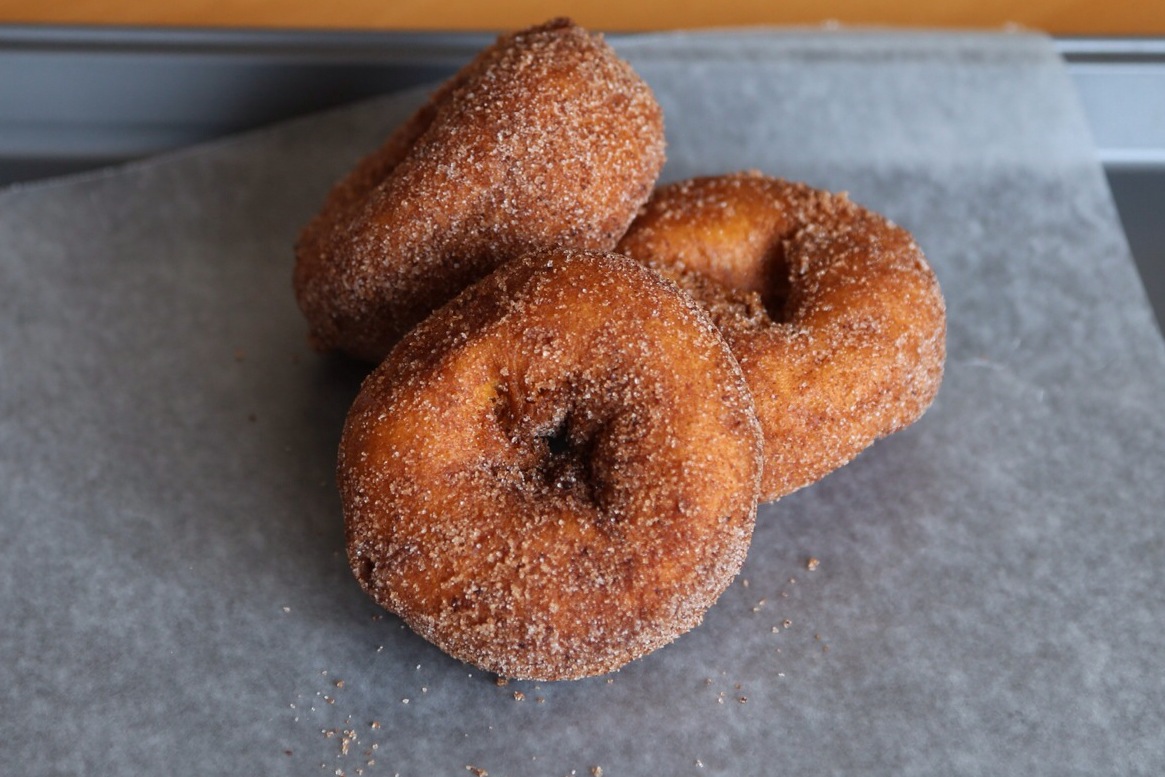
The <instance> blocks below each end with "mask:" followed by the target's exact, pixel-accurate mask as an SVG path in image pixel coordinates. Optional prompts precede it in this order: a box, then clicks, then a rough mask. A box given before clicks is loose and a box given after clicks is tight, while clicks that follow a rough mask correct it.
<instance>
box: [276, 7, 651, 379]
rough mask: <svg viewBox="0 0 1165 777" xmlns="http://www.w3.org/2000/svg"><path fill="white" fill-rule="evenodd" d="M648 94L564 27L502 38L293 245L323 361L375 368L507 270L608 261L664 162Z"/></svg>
mask: <svg viewBox="0 0 1165 777" xmlns="http://www.w3.org/2000/svg"><path fill="white" fill-rule="evenodd" d="M663 149H664V140H663V115H662V112H661V110H660V108H659V105H658V104H657V103H656V101H655V98H654V96H653V95H652V93H651V90H650V89H649V87H648V86H647V85H646V84H645V83H644V82H643V81H642V80H641V79H640V78H639V77H638V76H637V75H636V74H635V73H634V72H633V71H632V69H631V67H630V66H629V65H628V64H627V63H626V62H624V61H622V60H621V59H619V58H618V57H616V56H615V54H614V52H613V51H612V50H611V48H610V47H609V46H608V45H607V44H606V43H605V42H604V41H603V40H602V38H601V37H599V36H596V35H592V34H590V33H588V32H586V31H585V30H583V29H582V28H580V27H578V26H576V25H574V24H573V23H571V22H570V21H569V20H565V19H557V20H554V21H551V22H548V23H546V24H544V25H541V26H538V27H533V28H531V29H528V30H524V31H521V32H517V33H513V34H510V35H505V36H502V37H501V38H499V39H498V41H497V42H496V43H495V44H494V45H492V46H490V47H489V48H487V49H486V50H484V51H483V52H481V53H480V54H479V55H478V56H477V57H476V58H475V59H474V60H473V61H472V62H471V63H470V64H469V65H467V66H466V67H465V68H464V69H462V70H461V71H460V72H459V73H458V74H457V75H456V76H454V77H453V78H452V79H451V80H450V81H448V82H446V84H444V85H443V86H442V87H441V88H439V89H438V90H437V91H436V92H435V93H434V94H433V96H432V97H431V99H430V100H429V102H428V103H427V104H426V105H424V106H423V107H422V108H421V109H420V110H419V111H418V112H417V113H416V114H415V115H414V116H413V117H412V118H411V119H410V120H408V121H407V122H406V123H405V124H404V125H403V126H402V127H401V128H400V129H399V130H397V131H396V132H395V133H394V134H392V135H391V136H390V137H389V138H388V140H387V141H386V142H385V144H384V145H383V146H382V147H381V148H380V149H378V150H376V151H374V152H373V153H372V154H370V155H369V156H368V157H366V158H365V159H364V160H363V161H361V162H360V163H359V164H358V165H357V166H356V167H355V169H354V170H353V171H352V172H351V173H349V174H348V175H347V176H346V177H345V178H344V179H343V180H341V181H340V182H339V183H338V184H337V185H336V186H335V187H334V188H333V190H332V191H331V193H330V194H329V195H328V197H327V199H326V201H325V203H324V205H323V208H322V209H321V211H320V212H319V213H318V214H317V215H316V216H315V218H313V219H312V220H311V221H310V222H309V223H308V225H307V226H306V227H305V228H304V230H303V232H302V233H301V235H300V238H299V240H298V241H297V244H296V264H295V270H294V277H293V282H294V287H295V292H296V297H297V301H298V303H299V306H300V309H301V310H302V311H303V313H304V316H305V318H306V319H307V321H308V324H309V328H310V335H309V339H310V340H311V342H312V344H313V345H314V346H315V347H316V348H317V349H318V350H321V351H330V350H339V351H342V352H345V353H348V354H349V355H352V356H355V357H357V358H361V359H365V360H368V361H374V362H375V361H379V360H380V359H382V358H383V357H384V356H385V355H386V354H387V353H388V351H389V350H390V349H391V347H392V345H393V344H394V343H395V342H396V341H397V340H398V339H399V338H400V337H401V336H402V335H403V334H404V333H405V332H407V331H408V330H409V329H410V328H412V327H413V326H415V325H416V324H417V323H419V322H420V321H421V320H422V319H423V318H424V317H425V316H426V315H428V314H429V313H430V312H431V311H433V310H435V309H436V308H437V307H439V306H440V305H442V304H444V303H445V302H447V301H448V300H450V299H451V298H452V297H453V296H454V295H456V294H457V293H458V292H459V291H461V290H462V289H463V288H465V287H466V286H468V285H470V284H471V283H473V282H474V281H476V280H478V279H480V278H481V277H483V276H485V275H486V274H488V273H489V272H490V271H491V270H493V269H494V268H495V267H497V266H498V265H499V264H500V263H501V262H502V261H503V260H505V259H507V258H509V257H512V256H518V255H521V254H523V253H527V252H530V251H533V250H537V249H540V248H548V247H554V246H562V247H567V248H574V249H582V250H603V251H607V250H610V249H611V248H613V247H614V245H615V243H616V242H617V241H618V239H619V237H620V236H621V235H622V234H623V232H624V231H626V229H627V225H628V224H630V222H631V219H632V218H634V216H635V213H636V211H637V209H638V208H639V206H640V205H642V204H643V202H644V201H645V200H646V199H647V198H648V196H649V195H650V194H651V189H652V187H653V186H654V184H655V179H656V178H657V177H658V175H659V172H660V170H661V168H662V167H663V161H664V151H663Z"/></svg>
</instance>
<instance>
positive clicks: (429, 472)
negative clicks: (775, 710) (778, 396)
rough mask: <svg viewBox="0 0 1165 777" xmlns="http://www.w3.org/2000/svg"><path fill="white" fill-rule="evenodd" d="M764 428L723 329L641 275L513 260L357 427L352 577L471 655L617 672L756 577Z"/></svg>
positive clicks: (446, 314)
mask: <svg viewBox="0 0 1165 777" xmlns="http://www.w3.org/2000/svg"><path fill="white" fill-rule="evenodd" d="M760 456H761V445H760V429H759V427H758V425H757V422H756V418H755V414H754V413H753V407H752V402H751V399H750V398H749V394H748V391H747V388H746V386H745V383H744V379H743V376H742V375H741V373H740V370H739V368H738V366H737V364H736V362H735V360H734V359H733V358H732V356H731V354H730V353H729V351H728V349H727V347H726V346H725V344H724V343H723V341H722V340H721V338H720V337H719V335H718V334H717V332H716V329H715V327H713V326H712V324H711V322H710V321H709V320H708V319H707V317H706V316H705V315H704V314H703V313H702V312H701V311H700V310H699V309H698V308H697V307H696V306H695V305H694V303H692V301H691V300H690V299H689V298H687V297H686V296H685V295H683V294H681V293H679V292H678V291H677V290H676V289H675V287H674V286H672V285H671V284H669V283H666V282H665V281H663V280H661V279H660V278H659V277H658V276H656V275H655V274H653V273H651V272H649V271H647V270H646V269H644V268H643V267H641V266H640V265H638V264H636V263H635V262H633V261H631V260H629V259H627V258H625V257H621V256H616V255H610V254H602V253H595V252H574V251H568V250H556V251H548V252H540V253H535V254H532V255H528V256H526V257H524V258H522V259H519V260H516V261H513V262H510V263H508V264H506V265H505V266H503V267H502V268H501V269H499V270H497V271H496V272H495V273H493V274H491V275H490V276H489V277H487V278H486V279H485V280H483V281H481V282H480V283H478V284H477V285H475V286H473V287H471V288H470V289H468V290H467V291H466V292H464V293H463V294H462V295H460V296H459V297H458V298H457V299H455V300H453V301H452V302H451V303H449V304H448V305H447V306H445V307H443V308H442V309H440V310H439V311H437V312H436V313H434V314H433V315H432V316H431V317H429V318H428V319H426V320H425V321H424V322H423V323H422V324H420V326H418V327H417V328H416V329H414V330H412V331H411V332H410V333H409V334H408V335H407V336H406V337H405V338H404V339H403V340H402V341H401V342H400V344H399V345H398V346H397V347H396V348H395V349H394V350H393V352H392V353H391V355H390V356H389V357H388V358H387V359H386V360H385V361H384V362H383V363H382V364H381V365H380V366H379V367H378V368H377V369H376V370H375V371H374V372H373V373H372V374H371V375H370V376H369V378H368V379H367V380H366V381H365V383H364V386H363V387H362V388H361V391H360V394H359V396H358V398H357V399H356V402H355V404H354V405H353V407H352V409H351V412H350V413H349V416H348V419H347V422H346V424H345V429H344V434H343V438H342V443H341V449H340V460H339V470H338V471H339V484H340V491H341V496H342V500H343V505H344V514H345V521H346V527H347V546H348V554H349V560H350V562H351V566H352V569H353V572H354V573H355V575H356V577H357V579H358V580H359V581H360V584H361V585H362V586H363V587H364V589H365V590H366V591H367V592H368V593H369V594H370V595H371V596H372V597H373V598H374V599H375V600H376V601H377V602H378V603H380V604H381V605H382V606H384V607H385V608H387V609H388V610H390V611H392V612H395V613H397V614H398V615H400V616H401V618H403V619H404V620H405V621H406V622H407V623H408V624H409V625H410V626H411V627H412V628H413V629H414V630H415V631H417V632H418V633H419V634H421V635H422V636H423V637H425V638H426V639H428V640H430V641H432V642H433V643H435V644H436V645H438V646H439V647H441V648H442V649H443V650H445V651H446V652H448V653H449V654H451V655H453V656H454V657H456V658H459V659H461V660H464V661H467V662H469V663H472V664H474V665H476V666H479V667H481V668H484V669H487V670H489V671H492V672H496V673H498V674H500V675H502V676H505V677H514V678H528V679H539V680H557V679H568V678H578V677H584V676H589V675H595V674H601V673H604V672H608V671H611V670H614V669H617V668H618V667H620V666H622V665H624V664H626V663H627V662H629V661H631V660H633V659H635V658H638V657H640V656H642V655H644V654H646V653H648V652H650V651H652V650H655V649H656V648H659V647H661V646H663V645H664V644H666V643H668V642H670V641H672V640H673V639H674V638H675V637H677V636H678V635H680V634H682V633H683V632H685V631H687V630H689V629H691V628H692V627H693V626H695V625H696V624H698V623H699V622H700V620H701V619H702V617H703V614H704V612H705V611H706V610H707V609H708V607H710V606H711V605H712V603H713V602H714V601H715V600H716V599H717V598H718V597H719V595H720V594H721V593H722V592H723V591H724V589H725V588H726V587H727V586H728V585H729V583H730V582H731V580H732V579H733V577H734V576H735V575H736V573H737V572H738V570H739V569H740V566H741V564H742V563H743V562H744V558H745V555H746V553H747V548H748V544H749V541H750V538H751V534H752V527H753V522H754V519H755V513H756V496H757V489H758V487H759V483H760V468H761V459H760Z"/></svg>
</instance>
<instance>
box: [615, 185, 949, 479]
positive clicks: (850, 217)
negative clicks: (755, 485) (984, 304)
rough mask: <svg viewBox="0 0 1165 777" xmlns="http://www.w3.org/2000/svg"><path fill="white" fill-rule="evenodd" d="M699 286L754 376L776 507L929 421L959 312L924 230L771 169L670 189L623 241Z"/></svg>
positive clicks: (696, 293)
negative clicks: (918, 233)
mask: <svg viewBox="0 0 1165 777" xmlns="http://www.w3.org/2000/svg"><path fill="white" fill-rule="evenodd" d="M616 250H617V251H619V252H621V253H624V254H626V255H628V256H630V257H633V258H635V259H637V260H639V261H641V262H644V263H646V264H648V265H649V266H650V267H652V268H653V269H655V270H656V271H658V272H660V273H662V274H663V275H664V276H665V277H667V278H669V279H671V280H673V281H675V282H676V283H677V284H679V285H680V286H681V287H682V288H683V289H684V290H685V291H687V292H689V293H690V294H691V295H692V296H693V297H694V298H695V299H696V300H697V302H698V304H699V305H700V306H701V307H703V308H704V309H705V310H706V311H707V312H708V313H709V315H710V316H711V318H712V320H713V321H714V322H715V323H716V326H717V327H718V328H719V329H720V332H721V334H722V335H723V336H724V339H725V341H726V342H727V343H728V345H729V348H731V350H732V353H733V354H734V355H735V356H736V359H737V361H739V363H740V367H741V369H742V370H743V372H744V376H745V379H746V380H747V382H748V386H749V389H750V390H751V391H752V397H753V401H754V402H755V403H756V409H757V415H758V417H759V420H760V424H761V428H762V429H763V430H764V447H765V464H764V479H763V483H762V486H761V499H762V500H763V501H770V500H775V499H777V498H779V497H781V496H783V495H785V494H788V493H790V492H792V491H795V490H796V489H798V488H801V487H803V486H806V485H808V484H810V483H813V482H814V481H816V480H818V479H819V478H821V477H823V476H824V475H826V474H828V473H829V472H830V471H832V470H834V469H836V468H838V467H840V466H841V465H843V464H845V463H846V462H848V461H850V460H851V459H853V458H854V457H855V456H857V454H858V453H860V452H861V451H862V450H863V449H865V448H866V447H867V446H869V445H870V444H871V443H873V442H874V441H875V440H877V439H878V438H880V437H883V436H885V435H888V434H891V433H892V432H895V431H898V430H900V429H902V428H904V427H906V426H908V425H910V424H911V423H913V422H914V421H915V420H917V419H918V418H919V417H920V416H921V415H922V414H923V412H924V411H925V410H926V409H927V407H928V406H929V405H930V403H931V401H932V400H933V399H934V397H935V394H936V393H937V391H938V387H939V383H940V382H941V380H942V374H943V360H944V358H945V350H946V345H945V341H946V334H945V332H946V309H945V305H944V302H943V298H942V294H941V293H940V291H939V286H938V283H937V281H936V279H935V276H934V273H933V272H932V271H931V268H930V266H929V265H928V264H927V261H926V258H925V257H924V256H923V254H922V251H921V250H920V249H919V247H918V245H917V244H916V243H915V242H914V239H913V238H912V237H911V236H910V234H909V233H908V232H907V231H906V230H904V229H902V228H901V227H899V226H896V225H895V224H893V223H892V222H890V221H888V220H887V219H885V218H883V217H881V216H879V215H877V214H875V213H872V212H870V211H869V210H866V209H864V208H861V207H859V206H858V205H855V204H854V203H853V202H851V201H850V200H849V199H848V198H847V197H846V195H844V194H831V193H829V192H825V191H820V190H816V189H812V188H810V187H808V186H805V185H803V184H798V183H790V182H787V181H782V180H778V179H774V178H770V177H766V176H763V175H761V174H759V173H755V172H749V173H737V174H732V175H724V176H719V177H707V178H695V179H692V180H687V181H681V182H678V183H673V184H670V185H667V186H661V187H660V188H658V189H657V190H656V192H655V193H654V194H653V195H652V198H651V200H650V201H649V202H648V203H647V204H646V205H645V206H644V207H643V208H642V209H641V211H640V213H639V215H638V216H637V217H636V219H635V221H634V222H633V223H632V225H631V227H630V229H629V230H628V232H627V234H626V235H625V236H624V237H623V239H622V240H621V241H620V242H619V245H618V247H617V249H616Z"/></svg>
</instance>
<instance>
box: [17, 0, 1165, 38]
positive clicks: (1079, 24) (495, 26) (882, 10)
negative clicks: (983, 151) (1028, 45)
mask: <svg viewBox="0 0 1165 777" xmlns="http://www.w3.org/2000/svg"><path fill="white" fill-rule="evenodd" d="M566 9H569V10H566ZM563 14H568V15H570V16H572V17H573V18H574V19H575V20H577V21H578V22H579V23H580V24H583V25H585V26H588V27H592V28H596V29H602V30H609V31H635V30H658V29H678V28H685V27H711V26H715V27H725V26H744V25H758V24H770V25H818V24H822V23H829V22H837V23H840V24H845V25H859V26H868V25H889V26H898V27H902V26H908V27H942V28H951V27H956V28H986V29H991V28H999V27H1004V26H1019V27H1025V28H1031V29H1035V30H1041V31H1044V32H1048V33H1050V34H1053V35H1160V34H1162V33H1165V2H1161V1H1160V0H1109V2H1104V1H1103V0H1026V2H1016V1H1015V0H945V1H943V2H933V1H931V2H924V1H923V0H782V2H772V1H771V0H718V2H713V3H709V2H694V1H693V0H678V1H676V0H672V1H670V2H660V0H649V1H648V2H626V1H625V0H624V1H623V2H617V1H616V0H586V1H584V2H573V3H570V4H569V5H567V4H558V3H549V2H544V1H543V0H510V1H509V2H504V3H482V2H477V1H476V0H447V2H443V3H424V2H416V1H415V0H413V1H412V2H408V1H406V0H333V1H332V2H326V3H325V2H319V0H236V1H235V2H211V1H209V0H169V1H168V2H156V0H0V22H9V23H12V22H24V23H27V22H37V23H52V24H92V23H100V24H117V25H147V26H174V25H176V26H183V27H189V26H196V27H206V26H210V27H222V26H225V27H277V28H316V29H368V30H437V29H439V30H499V29H509V28H514V27H522V26H526V25H528V24H532V23H535V22H538V21H542V20H544V19H546V18H547V17H550V16H556V15H563Z"/></svg>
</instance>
